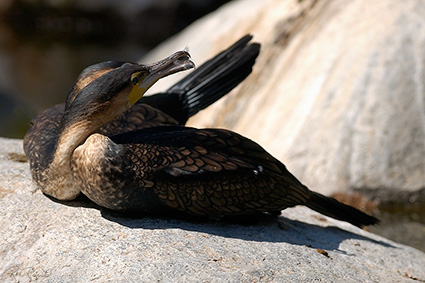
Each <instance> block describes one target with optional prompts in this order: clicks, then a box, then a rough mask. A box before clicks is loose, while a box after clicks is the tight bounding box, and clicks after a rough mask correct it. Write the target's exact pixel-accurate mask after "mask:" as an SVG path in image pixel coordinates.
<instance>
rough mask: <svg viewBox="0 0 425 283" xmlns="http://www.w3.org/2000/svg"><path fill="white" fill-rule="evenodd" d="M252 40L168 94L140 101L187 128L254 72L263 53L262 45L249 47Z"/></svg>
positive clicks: (236, 46)
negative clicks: (192, 117)
mask: <svg viewBox="0 0 425 283" xmlns="http://www.w3.org/2000/svg"><path fill="white" fill-rule="evenodd" d="M251 39H252V36H251V35H246V36H244V37H242V38H241V39H240V40H238V41H237V42H236V43H234V44H233V45H232V46H230V47H229V48H228V49H226V50H224V51H222V52H221V53H219V54H217V55H216V56H215V57H213V58H212V59H210V60H208V61H207V62H205V63H204V64H202V65H201V66H200V67H198V68H197V69H195V70H194V71H193V72H192V73H190V74H189V75H188V76H186V77H185V78H183V79H182V80H180V81H179V82H178V83H176V84H175V85H173V86H172V87H170V88H169V89H168V90H167V91H166V92H165V93H159V94H156V95H152V96H147V97H143V98H142V100H141V101H140V102H141V103H146V104H149V105H151V106H153V107H155V108H157V109H159V110H161V111H163V112H165V113H167V114H169V115H170V116H172V117H173V118H175V119H176V120H177V121H178V122H179V124H182V125H184V124H185V123H186V121H187V119H189V117H191V116H193V115H195V114H196V113H198V112H199V111H201V110H202V109H204V108H206V107H208V106H209V105H211V104H212V103H214V102H215V101H217V100H219V99H220V98H221V97H223V96H224V95H226V94H227V93H228V92H229V91H231V90H232V89H233V88H234V87H236V86H237V85H238V84H239V83H240V82H242V81H243V80H244V79H245V78H246V77H247V76H248V75H249V74H250V73H251V71H252V66H253V65H254V63H255V59H256V58H257V56H258V54H259V52H260V44H258V43H251V44H248V43H249V41H250V40H251Z"/></svg>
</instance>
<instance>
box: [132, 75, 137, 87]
mask: <svg viewBox="0 0 425 283" xmlns="http://www.w3.org/2000/svg"><path fill="white" fill-rule="evenodd" d="M131 83H132V84H133V85H137V84H138V83H139V77H138V76H133V77H132V78H131Z"/></svg>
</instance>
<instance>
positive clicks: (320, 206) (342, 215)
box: [306, 192, 379, 228]
mask: <svg viewBox="0 0 425 283" xmlns="http://www.w3.org/2000/svg"><path fill="white" fill-rule="evenodd" d="M306 206H307V207H309V208H311V209H313V210H315V211H317V212H320V213H322V214H324V215H326V216H329V217H332V218H335V219H338V220H342V221H346V222H349V223H351V224H353V225H355V226H357V227H360V228H361V227H363V226H367V225H374V224H377V223H379V220H378V219H376V218H375V217H373V216H370V215H368V214H366V213H364V212H362V211H360V210H358V209H356V208H354V207H352V206H349V205H346V204H343V203H341V202H339V201H337V200H336V199H333V198H330V197H327V196H324V195H321V194H319V193H316V192H311V196H310V199H309V200H308V202H307V203H306Z"/></svg>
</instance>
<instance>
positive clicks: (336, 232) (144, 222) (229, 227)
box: [101, 209, 395, 250]
mask: <svg viewBox="0 0 425 283" xmlns="http://www.w3.org/2000/svg"><path fill="white" fill-rule="evenodd" d="M101 212H102V216H103V217H104V218H105V219H107V220H109V221H113V222H116V223H118V224H120V225H123V226H126V227H129V228H132V229H152V230H154V229H182V230H186V231H194V232H199V233H207V234H211V235H216V236H221V237H226V238H236V239H241V240H246V241H255V242H286V243H288V244H294V245H299V246H308V247H311V248H315V249H324V250H339V245H340V243H341V242H342V241H344V240H346V239H355V240H360V241H369V242H373V243H376V244H379V245H382V246H385V247H392V248H395V247H394V246H392V245H390V244H388V243H385V242H382V241H377V240H374V239H371V238H368V237H365V236H361V235H358V234H355V233H352V232H349V231H345V230H343V229H340V228H338V227H332V226H331V227H322V226H317V225H313V224H308V223H304V222H300V221H297V220H291V219H288V218H285V217H283V216H276V215H270V214H262V215H256V216H255V217H252V216H250V217H249V219H245V218H244V217H233V218H230V219H224V220H220V221H219V220H211V219H205V218H197V217H190V216H187V215H173V216H172V217H170V216H168V217H167V216H161V217H156V218H153V217H146V218H129V217H123V216H122V215H121V214H118V213H115V212H111V211H109V210H106V209H105V210H102V211H101Z"/></svg>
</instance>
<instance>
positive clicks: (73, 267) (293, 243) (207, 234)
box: [0, 138, 425, 282]
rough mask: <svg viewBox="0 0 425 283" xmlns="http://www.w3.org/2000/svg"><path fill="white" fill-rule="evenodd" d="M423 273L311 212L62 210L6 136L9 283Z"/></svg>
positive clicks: (333, 278)
mask: <svg viewBox="0 0 425 283" xmlns="http://www.w3.org/2000/svg"><path fill="white" fill-rule="evenodd" d="M424 266H425V254H424V253H422V252H420V251H418V250H416V249H414V248H411V247H408V246H404V245H401V244H397V243H394V242H392V241H389V240H386V239H384V238H382V237H379V236H376V235H374V234H371V233H369V232H366V231H364V230H361V229H358V228H356V227H354V226H351V225H349V224H347V223H343V222H339V221H336V220H333V219H330V218H327V217H324V216H321V215H319V214H317V213H316V212H313V211H312V210H309V209H307V208H305V207H297V208H293V209H287V210H285V211H284V212H283V215H282V216H279V217H271V216H270V217H264V218H263V219H259V220H258V221H257V222H256V223H254V224H251V225H242V224H237V223H228V222H225V223H223V222H215V221H199V220H196V221H195V220H188V219H176V218H142V219H132V218H126V217H123V216H120V215H117V214H113V213H111V212H109V211H106V210H102V209H99V208H98V207H96V206H95V205H93V204H91V203H90V202H89V201H88V200H85V199H79V200H77V201H73V202H68V203H59V202H56V201H53V200H52V199H50V198H48V197H46V196H45V195H43V194H42V193H41V192H40V191H39V190H36V189H35V187H34V186H33V184H32V183H31V180H30V172H29V167H28V163H27V162H26V161H25V158H24V155H23V150H22V141H21V140H10V139H4V138H0V282H33V281H35V282H312V281H320V282H322V281H323V282H341V281H344V282H416V281H417V280H422V281H424V280H425V269H424ZM412 279H414V280H416V281H412ZM422 281H420V282H422Z"/></svg>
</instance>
